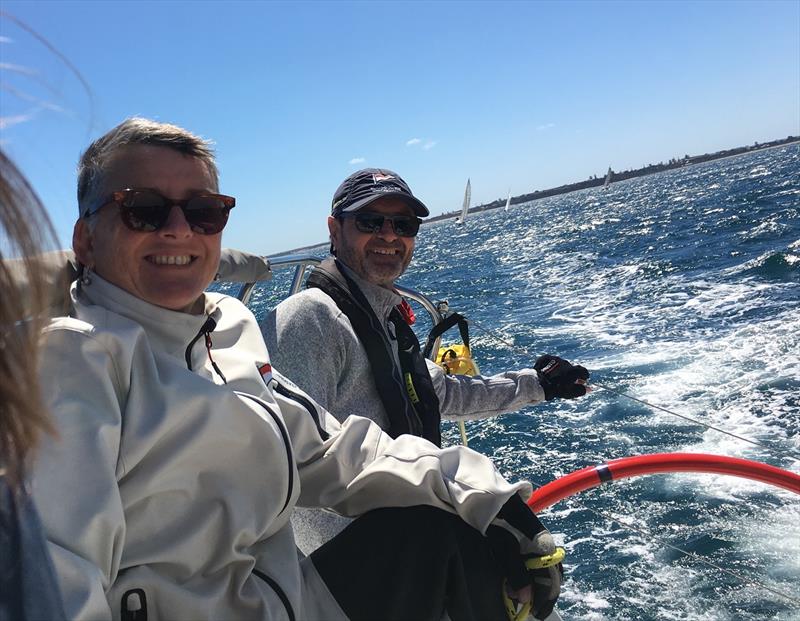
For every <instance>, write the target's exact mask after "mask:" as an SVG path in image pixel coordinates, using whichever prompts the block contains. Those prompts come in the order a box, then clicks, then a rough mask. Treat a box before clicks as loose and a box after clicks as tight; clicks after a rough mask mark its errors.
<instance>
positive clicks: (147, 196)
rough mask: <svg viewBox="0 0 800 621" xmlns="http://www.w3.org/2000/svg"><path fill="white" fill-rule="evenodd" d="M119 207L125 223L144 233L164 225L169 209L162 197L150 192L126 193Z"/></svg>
mask: <svg viewBox="0 0 800 621" xmlns="http://www.w3.org/2000/svg"><path fill="white" fill-rule="evenodd" d="M121 208H122V217H123V220H124V221H125V224H127V225H128V227H130V228H131V229H133V230H134V231H142V232H145V233H149V232H151V231H155V230H157V229H159V228H161V227H162V226H164V223H165V222H166V221H167V218H169V210H170V207H169V206H168V205H166V204H165V201H164V199H163V197H161V196H159V195H158V194H153V193H151V192H133V193H131V194H128V195H127V196H126V197H125V199H124V200H123V201H122V204H121Z"/></svg>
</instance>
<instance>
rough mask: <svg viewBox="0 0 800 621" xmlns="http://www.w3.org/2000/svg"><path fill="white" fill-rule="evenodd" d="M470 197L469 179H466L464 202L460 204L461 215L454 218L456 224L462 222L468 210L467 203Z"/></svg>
mask: <svg viewBox="0 0 800 621" xmlns="http://www.w3.org/2000/svg"><path fill="white" fill-rule="evenodd" d="M471 199H472V186H471V185H470V183H469V179H467V188H466V189H465V190H464V204H463V205H462V206H461V215H460V216H458V218H456V224H464V220H465V218H466V217H467V212H468V211H469V203H470V200H471Z"/></svg>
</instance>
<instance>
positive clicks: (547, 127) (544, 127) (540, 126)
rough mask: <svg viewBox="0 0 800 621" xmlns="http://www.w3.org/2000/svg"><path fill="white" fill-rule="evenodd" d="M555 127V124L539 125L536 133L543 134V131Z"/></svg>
mask: <svg viewBox="0 0 800 621" xmlns="http://www.w3.org/2000/svg"><path fill="white" fill-rule="evenodd" d="M555 126H556V124H555V123H545V124H544V125H539V127H537V128H536V131H537V132H543V131H544V130H546V129H550V128H551V127H555Z"/></svg>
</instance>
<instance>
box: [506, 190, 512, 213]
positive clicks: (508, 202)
mask: <svg viewBox="0 0 800 621" xmlns="http://www.w3.org/2000/svg"><path fill="white" fill-rule="evenodd" d="M510 204H511V188H508V196H506V211H508V206H509V205H510Z"/></svg>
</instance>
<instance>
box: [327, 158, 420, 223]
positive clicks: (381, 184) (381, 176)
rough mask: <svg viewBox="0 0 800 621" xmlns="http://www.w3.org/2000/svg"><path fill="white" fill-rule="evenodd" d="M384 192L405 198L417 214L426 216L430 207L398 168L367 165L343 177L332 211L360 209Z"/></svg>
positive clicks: (334, 212)
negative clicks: (404, 179) (393, 170)
mask: <svg viewBox="0 0 800 621" xmlns="http://www.w3.org/2000/svg"><path fill="white" fill-rule="evenodd" d="M385 196H395V197H397V198H400V199H402V200H403V201H405V203H406V204H407V205H408V206H409V207H411V209H413V210H414V213H415V214H416V215H417V216H420V217H423V218H424V217H425V216H427V215H428V214H429V213H430V212H429V211H428V208H427V207H426V206H425V205H424V204H423V203H422V201H420V200H419V199H418V198H416V197H415V196H414V195H413V194H412V193H411V188H409V187H408V184H407V183H406V182H405V181H403V179H402V177H400V175H398V174H397V173H396V172H392V171H391V170H386V169H385V168H364V169H363V170H359V171H357V172H354V173H353V174H352V175H350V176H349V177H348V178H347V179H345V180H344V181H342V185H340V186H339V187H338V189H337V190H336V192H335V193H334V195H333V202H332V203H331V215H332V216H334V217H335V216H338V215H339V214H342V213H349V212H352V211H358V210H359V209H361V208H362V207H366V206H367V205H369V204H370V203H372V202H373V201H376V200H378V199H379V198H383V197H385Z"/></svg>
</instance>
